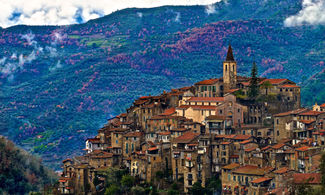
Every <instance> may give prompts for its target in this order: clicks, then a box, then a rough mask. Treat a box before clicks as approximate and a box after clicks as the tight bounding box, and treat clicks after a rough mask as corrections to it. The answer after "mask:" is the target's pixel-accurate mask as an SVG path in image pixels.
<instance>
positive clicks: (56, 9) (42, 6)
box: [0, 0, 221, 27]
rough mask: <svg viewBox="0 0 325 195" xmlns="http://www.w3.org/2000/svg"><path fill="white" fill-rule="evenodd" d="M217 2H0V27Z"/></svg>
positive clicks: (69, 20)
mask: <svg viewBox="0 0 325 195" xmlns="http://www.w3.org/2000/svg"><path fill="white" fill-rule="evenodd" d="M219 1H221V0H177V1H175V0H118V1H116V0H96V1H95V2H94V1H92V0H50V1H49V0H28V1H27V0H0V5H1V6H0V26H2V27H8V26H12V25H16V24H28V25H65V24H73V23H78V22H80V21H78V18H81V19H82V21H83V22H85V21H88V20H90V19H94V18H98V17H100V16H103V15H107V14H110V13H112V12H114V11H117V10H121V9H125V8H130V7H138V8H150V7H159V6H163V5H210V4H212V3H215V2H219ZM13 16H15V17H13Z"/></svg>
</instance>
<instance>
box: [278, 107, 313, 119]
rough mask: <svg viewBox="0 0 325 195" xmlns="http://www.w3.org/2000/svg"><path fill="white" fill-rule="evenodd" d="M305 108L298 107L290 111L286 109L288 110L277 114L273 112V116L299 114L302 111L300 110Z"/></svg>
mask: <svg viewBox="0 0 325 195" xmlns="http://www.w3.org/2000/svg"><path fill="white" fill-rule="evenodd" d="M306 110H308V109H306V108H299V109H296V110H291V111H288V112H282V113H278V114H275V115H273V116H275V117H276V116H288V115H291V114H299V113H302V112H305V111H306Z"/></svg>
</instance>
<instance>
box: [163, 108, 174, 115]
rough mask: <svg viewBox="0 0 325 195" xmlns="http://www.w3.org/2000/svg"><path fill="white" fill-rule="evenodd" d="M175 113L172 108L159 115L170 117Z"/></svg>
mask: <svg viewBox="0 0 325 195" xmlns="http://www.w3.org/2000/svg"><path fill="white" fill-rule="evenodd" d="M175 112H176V109H175V107H172V108H168V109H166V110H165V112H164V113H162V114H160V115H172V114H174V113H175Z"/></svg>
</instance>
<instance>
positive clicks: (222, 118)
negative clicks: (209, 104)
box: [205, 115, 226, 120]
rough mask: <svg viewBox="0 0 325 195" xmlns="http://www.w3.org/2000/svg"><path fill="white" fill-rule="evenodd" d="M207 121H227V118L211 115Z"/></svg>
mask: <svg viewBox="0 0 325 195" xmlns="http://www.w3.org/2000/svg"><path fill="white" fill-rule="evenodd" d="M205 120H226V117H225V116H218V115H210V116H208V117H206V118H205Z"/></svg>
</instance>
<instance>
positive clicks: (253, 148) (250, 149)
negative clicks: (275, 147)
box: [245, 147, 257, 152]
mask: <svg viewBox="0 0 325 195" xmlns="http://www.w3.org/2000/svg"><path fill="white" fill-rule="evenodd" d="M256 148H257V147H251V148H247V149H245V152H252V151H254V150H256Z"/></svg>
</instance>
